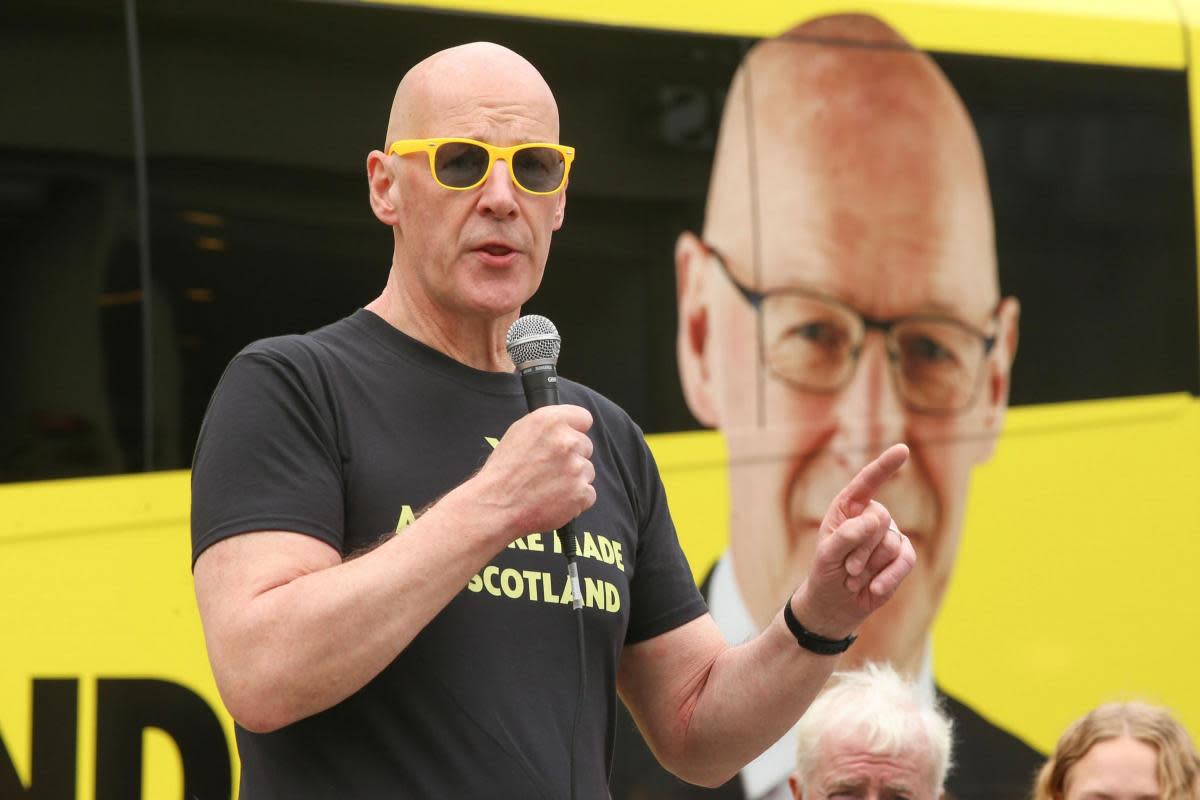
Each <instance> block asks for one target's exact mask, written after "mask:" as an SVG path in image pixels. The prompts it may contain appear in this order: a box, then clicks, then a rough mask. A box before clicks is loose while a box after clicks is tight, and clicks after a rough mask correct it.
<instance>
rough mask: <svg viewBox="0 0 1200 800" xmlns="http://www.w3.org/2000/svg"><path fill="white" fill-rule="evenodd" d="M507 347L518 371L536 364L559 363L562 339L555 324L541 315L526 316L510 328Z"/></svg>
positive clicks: (506, 341) (506, 342)
mask: <svg viewBox="0 0 1200 800" xmlns="http://www.w3.org/2000/svg"><path fill="white" fill-rule="evenodd" d="M505 347H506V348H507V349H508V357H509V358H511V359H512V360H513V363H514V364H516V365H517V369H524V368H526V367H529V366H534V365H536V364H556V363H558V351H559V349H560V348H561V347H562V339H560V338H559V336H558V328H556V327H554V323H553V322H551V321H550V320H548V319H546V318H545V317H543V316H541V315H540V314H526V315H525V316H523V317H520V318H518V319H517V321H516V322H514V323H513V324H512V326H511V327H509V329H508V336H507V337H506V339H505Z"/></svg>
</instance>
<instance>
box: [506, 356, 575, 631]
mask: <svg viewBox="0 0 1200 800" xmlns="http://www.w3.org/2000/svg"><path fill="white" fill-rule="evenodd" d="M521 385H522V386H523V387H524V389H525V403H526V404H527V405H528V406H529V410H530V411H536V410H537V409H539V408H542V407H543V406H556V405H559V403H560V402H561V401H560V400H559V398H558V371H557V370H556V369H555V368H554V365H553V364H538V365H537V366H533V367H526V368H525V369H522V370H521ZM555 534H556V535H557V536H558V546H559V548H560V549H561V550H562V551H563V553H564V554H565V555H566V556H567V562H568V566H567V570H568V572H569V573H570V575H571V577H572V582H573V584H574V586H573V587H572V589H573V594H574V595H575V596H574V597H573V598H572V605H574V606H575V608H577V609H578V608H582V606H583V598H582V597H580V593H579V577H578V573H577V572H576V571H575V557H576V556H577V555H579V540H578V539H577V538H576V537H575V522H574V520H572V521H569V522H567V523H566V524H565V525H562V526H560V527H559V528H558V530H557V531H555Z"/></svg>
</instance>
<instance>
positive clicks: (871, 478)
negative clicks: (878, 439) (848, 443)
mask: <svg viewBox="0 0 1200 800" xmlns="http://www.w3.org/2000/svg"><path fill="white" fill-rule="evenodd" d="M905 461H908V445H905V444H894V445H892V446H891V447H889V448H888V449H887V450H884V451H883V452H882V453H881V454H880V455H879V457H878V458H876V459H875V460H874V461H872V462H871V463H870V464H867V465H866V466H865V467H863V468H862V469H861V470H859V471H858V474H857V475H855V476H854V478H853V479H852V480H851V481H850V483H848V484H846V488H845V489H842V491H841V492H840V493H839V494H838V497H837V504H838V506H840V507H841V508H842V510H843V511H845V512H846V513H847V514H851V515H853V514H857V513H859V512H860V511H862V510H863V508H865V507H866V505H867V504H868V503H870V502H871V499H872V498H873V497H874V496H875V492H877V491H879V487H880V486H883V484H884V482H886V481H887V479H888V478H890V477H892V476H893V475H895V474H896V471H897V470H899V469H900V468H901V467H902V466H904V462H905Z"/></svg>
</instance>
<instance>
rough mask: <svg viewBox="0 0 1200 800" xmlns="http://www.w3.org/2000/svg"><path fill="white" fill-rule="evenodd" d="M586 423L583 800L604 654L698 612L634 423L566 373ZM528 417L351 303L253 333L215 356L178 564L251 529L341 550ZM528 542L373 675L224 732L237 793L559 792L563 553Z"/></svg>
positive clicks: (607, 667) (469, 465)
mask: <svg viewBox="0 0 1200 800" xmlns="http://www.w3.org/2000/svg"><path fill="white" fill-rule="evenodd" d="M560 392H561V395H562V400H563V402H564V403H574V404H577V405H580V406H583V407H585V408H587V409H588V410H589V411H590V412H591V413H592V415H593V418H594V424H593V427H592V429H591V431H590V433H589V436H590V437H591V439H592V441H593V444H594V445H595V450H594V454H593V456H592V461H593V463H594V465H595V467H596V481H595V486H596V493H597V501H596V504H595V505H594V506H593V507H592V508H590V509H588V510H587V511H585V512H584V513H583V514H582V515H580V517H579V519H578V520H577V521H576V531H577V534H578V537H579V539H580V550H581V557H580V559H579V571H580V576H581V579H582V581H583V584H584V590H583V594H584V599H585V606H584V622H585V626H586V642H587V645H586V646H587V695H586V697H585V699H584V704H583V711H582V713H583V717H582V721H581V724H580V732H579V741H578V743H577V745H576V748H577V750H576V752H577V757H576V760H577V763H576V770H577V773H578V776H577V785H578V786H579V787H580V797H581V798H605V797H607V776H608V770H609V766H610V762H611V759H612V749H613V736H614V726H615V722H614V720H615V713H616V702H617V701H616V692H615V688H614V687H615V684H616V669H617V662H618V659H619V657H620V653H621V647H622V645H623V644H624V643H625V642H636V641H641V640H644V639H648V638H650V637H653V636H656V635H658V634H661V633H664V632H666V631H668V630H671V629H673V628H675V627H677V626H679V625H682V624H683V623H685V622H688V621H690V620H692V619H694V618H696V617H697V616H699V615H700V614H702V613H704V610H705V607H704V602H703V600H702V599H701V597H700V595H699V592H698V590H697V589H696V586H695V584H694V582H693V580H692V577H691V573H690V571H689V570H688V567H687V563H686V561H685V559H684V557H683V554H682V552H681V551H680V548H679V544H678V540H677V538H676V536H675V531H674V527H673V526H672V523H671V519H670V515H669V512H668V510H667V504H666V497H665V494H664V492H663V487H662V483H661V481H660V479H659V476H658V471H657V467H656V466H655V464H654V461H653V458H652V457H651V455H650V452H649V450H648V448H647V447H646V445H645V441H644V439H643V437H642V434H641V431H640V430H639V429H638V427H637V426H636V425H635V424H634V423H633V422H632V421H631V420H630V419H629V417H628V416H627V415H626V414H625V413H624V412H623V411H621V410H620V409H619V408H618V407H617V406H615V405H614V404H612V403H611V402H609V401H608V400H606V399H605V398H603V397H601V396H600V395H598V394H596V393H595V392H592V391H590V390H589V389H586V388H585V387H582V386H580V385H578V384H575V383H572V382H570V381H567V380H563V381H561V383H560ZM524 413H526V407H525V400H524V394H523V392H522V389H521V384H520V380H519V378H518V377H517V376H515V375H512V374H506V373H490V372H481V371H478V370H475V369H472V368H470V367H466V366H464V365H462V364H459V363H457V362H455V361H453V360H452V359H449V358H447V357H446V356H444V355H442V354H441V353H439V352H437V351H435V350H432V349H430V348H428V347H426V346H424V345H422V344H421V343H419V342H417V341H415V340H413V339H411V338H409V337H407V336H405V335H404V334H402V333H400V332H399V331H397V330H396V329H395V328H393V327H392V326H390V325H389V324H388V323H386V322H384V321H383V320H382V319H380V318H379V317H377V316H375V315H374V314H372V313H371V312H369V311H366V310H359V311H358V312H356V313H355V314H354V315H353V316H351V317H348V318H346V319H344V320H341V321H339V322H336V323H334V324H332V325H329V326H327V327H325V328H322V329H320V330H318V331H315V332H313V333H311V334H307V335H304V336H288V337H280V338H276V339H267V340H264V341H261V342H257V343H255V344H253V345H251V346H250V347H248V348H246V349H245V350H244V351H242V352H241V353H239V354H238V355H237V356H236V357H235V358H234V360H233V361H232V362H231V363H230V365H229V367H228V368H227V369H226V371H225V374H224V376H223V377H222V378H221V382H220V385H219V386H218V387H217V390H216V392H215V393H214V395H213V398H212V401H211V403H210V405H209V409H208V413H207V415H206V418H205V421H204V425H203V428H202V429H201V432H200V439H199V443H198V444H197V448H196V455H195V463H194V466H193V473H192V559H193V563H194V561H195V559H196V558H197V557H198V556H199V555H200V553H201V552H203V550H204V549H205V548H207V547H209V546H210V545H212V544H213V543H214V542H217V541H219V540H221V539H224V538H226V537H229V536H234V535H237V534H239V533H244V532H247V531H255V530H287V531H295V532H299V533H303V534H307V535H310V536H314V537H316V538H318V539H320V540H322V541H324V542H326V543H328V544H329V545H330V546H332V547H334V548H335V549H336V550H337V551H338V552H339V553H341V554H342V555H343V556H346V555H349V554H351V553H353V552H354V551H356V550H358V549H360V548H363V547H366V546H369V545H371V544H372V543H374V542H376V541H377V540H378V539H379V538H380V536H382V535H385V534H387V533H389V532H391V531H395V530H397V528H400V534H399V535H401V536H403V535H404V534H403V527H404V526H405V525H406V524H407V523H408V522H410V521H411V520H412V519H413V517H414V515H415V513H419V511H420V510H421V509H422V508H424V507H425V506H427V505H428V504H430V503H432V502H434V501H436V500H437V498H439V497H440V496H442V495H443V494H445V493H446V492H447V491H449V490H450V489H452V488H453V487H455V486H457V485H458V484H460V483H462V482H463V481H464V480H465V479H467V478H468V477H469V476H470V475H471V474H472V473H474V472H475V471H476V470H477V469H478V468H479V467H480V466H481V465H482V464H483V462H484V461H485V460H486V459H487V457H488V454H489V453H490V452H491V450H492V449H493V447H494V445H495V440H496V439H498V438H499V437H501V436H502V435H503V434H504V432H505V430H507V428H508V426H509V425H510V424H512V422H513V421H515V420H516V419H517V418H518V417H520V416H522V415H523V414H524ZM555 550H556V548H555V543H554V537H553V536H551V535H539V534H531V535H529V536H526V537H523V538H522V539H520V540H518V541H516V542H514V543H513V544H512V545H510V546H509V547H508V548H507V549H505V550H502V551H501V552H500V553H499V554H497V555H496V557H495V558H494V559H492V561H491V563H490V564H489V565H488V566H487V567H486V568H485V569H484V570H482V571H481V572H480V573H479V574H477V575H476V576H474V577H473V578H472V579H471V581H470V582H469V583H468V585H467V586H466V587H465V588H464V590H463V591H461V592H460V593H459V594H458V595H457V596H456V597H455V598H454V600H452V601H451V602H450V604H449V605H448V606H446V608H445V609H443V610H442V612H441V613H439V614H438V616H437V617H435V618H434V620H433V621H432V622H430V623H429V625H428V626H426V628H425V629H424V630H422V632H421V633H420V634H418V635H417V637H416V638H415V639H414V640H413V641H412V643H410V644H409V646H408V647H407V648H405V650H404V651H403V652H402V653H401V654H400V655H399V656H398V657H397V658H396V659H395V660H394V661H393V662H392V663H391V664H390V665H389V666H388V667H387V668H385V669H384V670H383V672H381V673H380V674H379V675H378V676H376V677H375V678H374V679H373V680H372V681H371V682H370V683H368V684H367V685H366V686H365V687H363V688H362V689H361V690H360V691H358V692H357V693H355V694H354V695H353V696H351V697H349V698H347V699H346V700H344V701H343V702H341V703H339V704H338V705H336V706H334V707H333V708H331V709H329V710H327V711H324V712H321V713H319V714H315V715H313V716H312V717H309V718H307V719H304V720H301V721H299V722H296V723H294V724H292V725H289V726H287V727H285V728H283V729H281V730H278V731H275V732H273V733H269V734H254V733H250V732H248V731H246V730H244V729H242V728H240V727H238V729H237V741H238V750H239V753H240V755H241V758H242V770H243V771H242V792H241V797H242V798H243V800H259V799H260V798H275V797H279V798H288V800H293V799H294V798H308V797H311V798H318V797H319V798H360V797H361V798H374V797H420V798H424V797H439V798H440V797H464V798H465V797H470V798H538V797H542V798H553V799H557V798H563V797H567V796H568V794H569V789H568V767H569V753H568V750H569V747H570V740H571V725H572V721H573V716H574V712H575V705H576V691H577V683H576V673H577V669H576V655H575V653H576V641H575V637H576V630H575V620H574V619H573V617H572V612H571V610H570V602H569V594H567V593H566V589H565V584H566V577H565V573H566V569H565V560H564V559H563V557H562V556H561V555H560V554H558V553H556V552H555Z"/></svg>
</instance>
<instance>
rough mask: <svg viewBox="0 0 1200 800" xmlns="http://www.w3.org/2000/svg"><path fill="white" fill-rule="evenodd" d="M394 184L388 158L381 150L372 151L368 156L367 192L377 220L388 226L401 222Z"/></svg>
mask: <svg viewBox="0 0 1200 800" xmlns="http://www.w3.org/2000/svg"><path fill="white" fill-rule="evenodd" d="M394 183H395V178H394V177H393V176H392V174H391V172H390V171H389V170H388V165H387V156H385V155H384V154H383V153H382V152H380V151H379V150H372V151H371V154H370V155H368V156H367V191H368V194H369V196H370V200H371V210H372V211H374V212H375V217H376V219H378V220H379V221H380V222H382V223H383V224H384V225H388V226H394V225H396V224H398V220H399V215H398V214H397V213H396V204H395V201H394V199H393V198H392V195H391V191H392V186H393V184H394Z"/></svg>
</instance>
